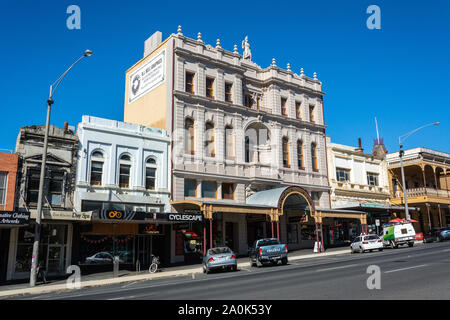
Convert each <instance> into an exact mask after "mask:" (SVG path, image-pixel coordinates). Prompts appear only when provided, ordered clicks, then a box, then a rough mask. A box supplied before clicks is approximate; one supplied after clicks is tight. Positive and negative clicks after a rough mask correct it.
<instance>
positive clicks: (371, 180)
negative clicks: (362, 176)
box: [367, 172, 378, 186]
mask: <svg viewBox="0 0 450 320" xmlns="http://www.w3.org/2000/svg"><path fill="white" fill-rule="evenodd" d="M367 184H368V185H370V186H378V174H377V173H372V172H367Z"/></svg>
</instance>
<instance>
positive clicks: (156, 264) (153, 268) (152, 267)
mask: <svg viewBox="0 0 450 320" xmlns="http://www.w3.org/2000/svg"><path fill="white" fill-rule="evenodd" d="M159 264H160V262H159V257H157V256H153V259H152V264H151V265H150V268H148V272H150V273H155V272H156V271H158V268H159Z"/></svg>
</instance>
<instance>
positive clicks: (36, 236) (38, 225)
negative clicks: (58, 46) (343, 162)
mask: <svg viewBox="0 0 450 320" xmlns="http://www.w3.org/2000/svg"><path fill="white" fill-rule="evenodd" d="M90 55H92V51H90V50H86V51H85V52H84V54H83V55H82V56H81V57H80V58H79V59H78V60H77V61H75V62H74V63H73V64H72V65H71V66H70V67H69V69H67V70H66V72H64V73H63V74H62V75H61V76H60V77H59V78H58V80H56V81H55V83H53V84H52V85H51V86H50V90H49V96H48V100H47V120H46V123H45V137H44V150H43V152H42V164H41V175H40V179H39V193H38V203H37V212H36V224H35V231H34V243H33V255H32V258H31V272H30V286H31V287H34V286H35V285H36V276H37V274H36V271H37V265H38V261H39V243H40V237H41V216H42V198H43V191H44V178H45V165H46V162H47V147H48V133H49V129H50V127H49V125H50V112H51V108H52V104H53V99H52V97H53V94H54V93H55V90H56V88H57V87H58V86H59V84H60V83H61V81H62V80H63V78H64V77H65V76H66V74H67V73H68V72H69V71H70V69H72V68H73V66H75V65H76V64H77V63H78V62H79V61H80V60H81V59H83V58H85V57H89V56H90Z"/></svg>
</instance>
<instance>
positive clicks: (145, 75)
mask: <svg viewBox="0 0 450 320" xmlns="http://www.w3.org/2000/svg"><path fill="white" fill-rule="evenodd" d="M165 62H166V50H163V51H161V52H160V53H159V54H157V55H156V56H155V57H153V58H151V59H150V60H149V61H147V62H146V63H145V64H144V65H143V66H142V67H140V68H139V69H137V70H136V71H134V72H133V73H132V74H131V75H130V78H129V83H128V103H133V102H134V101H136V100H137V99H139V98H140V97H142V96H143V95H144V94H146V93H147V92H149V91H151V90H153V89H155V88H156V87H157V86H159V85H160V84H162V83H163V82H164V81H165Z"/></svg>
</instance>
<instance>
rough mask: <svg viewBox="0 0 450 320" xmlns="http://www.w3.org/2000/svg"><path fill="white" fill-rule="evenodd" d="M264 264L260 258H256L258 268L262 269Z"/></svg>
mask: <svg viewBox="0 0 450 320" xmlns="http://www.w3.org/2000/svg"><path fill="white" fill-rule="evenodd" d="M262 265H263V264H262V262H261V261H259V260H258V258H256V267H258V268H259V267H262Z"/></svg>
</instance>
